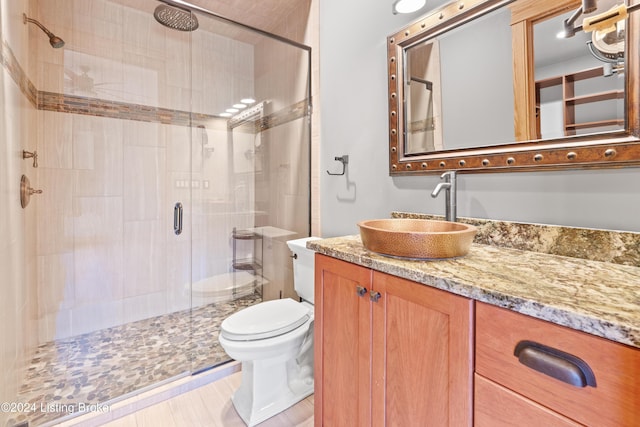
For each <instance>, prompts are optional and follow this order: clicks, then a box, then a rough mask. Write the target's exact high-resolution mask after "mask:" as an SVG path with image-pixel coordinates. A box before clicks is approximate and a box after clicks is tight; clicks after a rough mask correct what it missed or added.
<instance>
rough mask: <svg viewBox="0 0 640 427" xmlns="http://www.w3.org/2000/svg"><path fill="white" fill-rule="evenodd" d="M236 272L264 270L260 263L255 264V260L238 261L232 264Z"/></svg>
mask: <svg viewBox="0 0 640 427" xmlns="http://www.w3.org/2000/svg"><path fill="white" fill-rule="evenodd" d="M232 266H233V269H234V270H243V271H250V270H253V271H256V270H259V269H261V268H262V265H261V264H260V263H259V262H255V261H253V260H238V261H234V262H233V263H232Z"/></svg>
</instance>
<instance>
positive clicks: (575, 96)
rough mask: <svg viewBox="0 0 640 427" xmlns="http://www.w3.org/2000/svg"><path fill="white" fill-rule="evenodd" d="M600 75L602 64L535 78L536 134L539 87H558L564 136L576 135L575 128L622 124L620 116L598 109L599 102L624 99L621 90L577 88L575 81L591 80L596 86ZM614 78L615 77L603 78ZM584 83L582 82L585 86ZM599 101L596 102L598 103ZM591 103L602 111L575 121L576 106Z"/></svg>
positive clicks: (538, 123) (539, 96)
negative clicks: (609, 114)
mask: <svg viewBox="0 0 640 427" xmlns="http://www.w3.org/2000/svg"><path fill="white" fill-rule="evenodd" d="M602 78H604V69H603V67H595V68H589V69H586V70H581V71H577V72H574V73H567V74H562V75H558V76H554V77H549V78H546V79H542V80H538V81H536V112H537V114H536V116H537V131H538V135H540V111H541V110H540V109H541V101H540V99H541V94H540V92H541V90H543V89H548V88H552V87H554V86H558V87H559V88H561V90H562V112H563V116H564V122H563V123H564V129H563V131H564V135H565V136H570V135H576V133H577V131H579V130H581V129H596V128H604V127H611V126H615V127H620V128H623V127H624V124H625V123H624V118H621V117H612V116H607V109H605V108H601V106H602V105H603V104H602V102H603V101H616V100H624V90H623V89H612V90H604V91H597V90H595V91H592V92H590V91H589V90H588V89H586V90H583V91H582V92H581V91H578V90H577V83H578V82H581V81H584V82H585V83H587V84H588V83H589V80H591V81H592V82H595V83H594V87H600V86H602V85H601V84H600V85H599V84H598V83H601V82H596V79H602ZM607 78H610V79H615V78H616V77H607ZM585 86H586V85H585ZM586 87H588V86H586ZM598 103H599V104H598ZM588 104H593V107H594V108H597V109H598V110H601V111H602V113H599V114H596V117H595V118H594V119H593V120H591V119H589V120H578V119H577V114H576V110H577V107H578V106H581V105H583V106H586V105H588Z"/></svg>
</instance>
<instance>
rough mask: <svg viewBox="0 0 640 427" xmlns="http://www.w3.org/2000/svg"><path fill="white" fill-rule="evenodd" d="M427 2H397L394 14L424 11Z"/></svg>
mask: <svg viewBox="0 0 640 427" xmlns="http://www.w3.org/2000/svg"><path fill="white" fill-rule="evenodd" d="M425 3H426V0H397V1H396V2H395V3H394V4H393V13H394V14H396V13H413V12H415V11H417V10H419V9H422V8H423V7H424V5H425Z"/></svg>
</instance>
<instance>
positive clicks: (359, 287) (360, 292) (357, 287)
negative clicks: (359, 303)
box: [356, 286, 367, 297]
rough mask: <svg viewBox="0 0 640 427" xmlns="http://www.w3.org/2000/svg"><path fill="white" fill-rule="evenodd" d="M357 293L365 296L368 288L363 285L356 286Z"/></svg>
mask: <svg viewBox="0 0 640 427" xmlns="http://www.w3.org/2000/svg"><path fill="white" fill-rule="evenodd" d="M356 293H357V294H358V296H359V297H363V296H364V295H365V294H366V293H367V288H365V287H363V286H356Z"/></svg>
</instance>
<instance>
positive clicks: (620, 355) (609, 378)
mask: <svg viewBox="0 0 640 427" xmlns="http://www.w3.org/2000/svg"><path fill="white" fill-rule="evenodd" d="M523 341H524V342H525V346H526V348H527V349H528V350H529V351H530V353H529V354H528V355H523V357H526V360H525V359H524V358H523V362H524V363H523V362H521V360H520V359H521V357H519V356H516V355H515V353H516V351H515V349H516V347H517V346H518V344H519V343H521V342H523ZM532 343H533V344H532ZM539 345H541V346H544V347H539ZM519 348H523V347H522V346H521V347H519ZM558 351H560V352H561V353H557V352H558ZM519 354H522V353H519ZM574 357H576V358H578V359H579V360H580V363H584V364H586V365H588V369H586V368H584V367H582V368H580V372H587V373H588V371H590V372H591V373H592V374H593V380H592V381H590V382H591V384H587V385H584V386H581V385H580V381H581V380H580V375H579V376H578V377H576V376H571V377H567V376H566V375H564V374H566V372H567V369H570V370H571V369H573V368H574V367H575V363H576V361H575V359H572V358H574ZM557 358H560V359H561V361H560V362H561V363H556V362H558V359H557ZM566 360H569V361H571V364H570V365H569V366H568V368H567V365H566V364H565V361H566ZM552 362H553V363H552ZM534 366H535V368H534ZM550 366H553V367H554V368H553V369H552V370H551V371H549V370H547V369H544V368H547V367H550ZM536 368H538V369H536ZM541 371H542V372H541ZM543 372H546V373H543ZM550 374H551V375H550ZM553 375H556V377H554V376H553ZM559 377H560V378H563V379H565V380H572V379H575V378H577V379H579V380H580V381H578V382H577V385H571V384H568V383H567V382H565V381H563V380H561V379H559ZM585 377H589V375H585ZM475 378H476V381H475V408H474V411H475V425H477V426H502V425H504V426H506V425H518V426H532V427H533V426H535V427H537V426H540V425H545V426H570V425H586V426H594V427H595V426H597V427H606V426H611V427H623V426H638V425H640V381H639V378H640V350H638V349H637V348H633V347H629V346H626V345H623V344H619V343H615V342H612V341H609V340H606V339H603V338H599V337H596V336H593V335H590V334H587V333H584V332H580V331H576V330H573V329H569V328H566V327H563V326H559V325H556V324H553V323H550V322H547V321H543V320H539V319H535V318H532V317H529V316H525V315H523V314H520V313H516V312H513V311H510V310H506V309H503V308H499V307H496V306H492V305H489V304H484V303H481V302H476V377H475ZM542 420H544V422H542ZM572 420H573V421H572ZM576 423H577V424H576Z"/></svg>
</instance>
